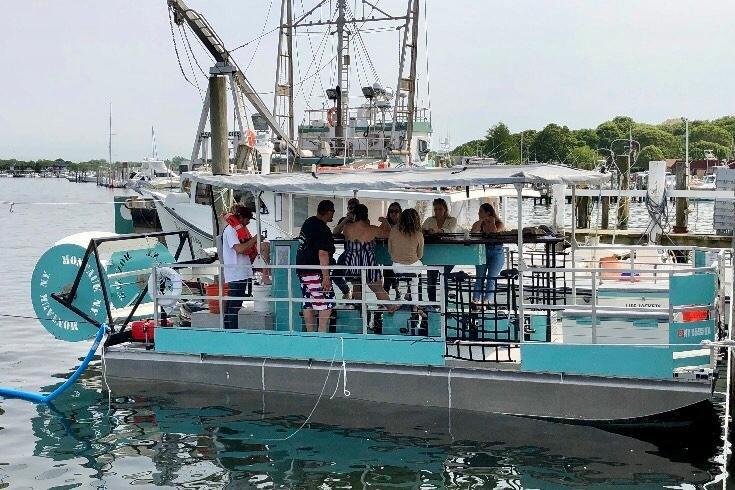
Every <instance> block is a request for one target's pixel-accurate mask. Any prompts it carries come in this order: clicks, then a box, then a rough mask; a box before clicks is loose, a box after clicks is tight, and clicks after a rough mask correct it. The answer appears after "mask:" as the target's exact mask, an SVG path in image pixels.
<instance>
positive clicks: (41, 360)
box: [0, 179, 721, 488]
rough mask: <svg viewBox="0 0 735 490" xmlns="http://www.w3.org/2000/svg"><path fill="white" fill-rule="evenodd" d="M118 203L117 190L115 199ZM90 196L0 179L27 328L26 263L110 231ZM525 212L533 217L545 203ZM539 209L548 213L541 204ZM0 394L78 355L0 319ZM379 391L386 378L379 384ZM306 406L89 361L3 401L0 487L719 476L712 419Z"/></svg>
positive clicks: (688, 480)
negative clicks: (654, 428)
mask: <svg viewBox="0 0 735 490" xmlns="http://www.w3.org/2000/svg"><path fill="white" fill-rule="evenodd" d="M117 192H120V191H117ZM112 196H113V192H112V191H109V190H106V189H101V188H97V187H96V186H94V185H93V184H73V183H69V182H66V181H62V180H55V179H54V180H51V179H0V201H15V202H17V203H19V204H16V205H15V206H14V212H13V213H9V212H8V206H3V207H2V208H0V230H2V233H0V250H1V251H2V252H0V253H2V255H1V256H2V272H3V275H2V278H1V279H0V290H1V291H2V293H3V300H2V301H1V302H0V315H17V316H21V317H23V316H27V317H32V316H33V315H34V312H33V309H32V307H31V304H30V301H29V298H28V294H29V289H30V288H29V279H30V275H31V272H32V270H33V266H34V264H35V261H36V260H37V258H38V257H39V256H40V255H41V254H42V253H43V251H45V250H46V249H47V248H48V247H50V246H52V245H53V243H54V242H55V241H56V240H58V239H60V238H62V237H64V236H66V235H69V234H72V233H76V232H79V231H88V230H99V231H112V228H113V222H112V204H85V205H58V204H45V205H24V204H22V203H23V202H28V201H34V202H37V201H45V202H77V203H81V202H85V203H100V202H110V201H111V200H112ZM528 208H529V211H528V212H529V213H530V215H529V219H531V218H532V217H533V218H534V219H539V220H540V217H541V216H542V214H543V212H544V211H543V209H542V208H544V207H542V206H541V207H539V206H536V207H532V206H528ZM544 209H545V208H544ZM0 332H2V340H3V347H2V351H1V352H0V386H10V387H14V388H20V389H26V390H32V391H39V390H41V391H50V390H51V389H53V388H54V387H55V386H58V385H59V384H60V383H61V382H62V380H63V379H64V378H66V377H68V376H69V375H70V373H71V372H72V371H73V369H74V368H75V367H76V366H77V365H78V364H79V361H80V359H81V356H83V355H84V354H85V352H86V350H87V348H88V347H89V343H88V342H85V343H76V344H72V343H65V342H61V341H57V340H54V339H53V338H51V337H50V335H48V334H47V333H46V331H45V330H43V329H42V328H41V327H40V326H39V324H38V323H37V321H36V320H34V319H31V318H11V317H8V316H0ZM386 387H387V389H389V387H390V380H389V379H386ZM315 402H316V400H315V399H314V398H313V397H294V396H283V395H275V394H266V395H263V394H262V393H243V392H231V391H224V390H217V391H212V392H208V391H206V390H203V389H196V390H193V389H191V388H190V387H186V386H181V385H162V384H156V385H154V386H144V385H139V384H138V385H124V384H123V385H120V384H115V385H113V397H112V400H111V403H110V404H109V405H108V398H107V391H106V389H105V383H104V379H103V376H102V363H101V360H100V359H97V360H96V361H95V362H94V363H93V364H92V366H91V369H90V370H89V371H88V372H87V373H86V374H85V375H84V376H83V378H82V379H81V380H80V382H78V383H77V384H76V385H75V387H74V388H73V389H72V390H70V391H69V392H67V393H66V394H64V395H63V396H61V397H60V398H59V399H58V400H57V401H56V403H55V405H54V406H48V407H46V406H35V405H32V404H30V403H27V402H23V401H19V400H0V488H6V487H7V488H77V487H80V488H121V487H127V486H131V485H135V486H141V487H147V486H168V487H195V488H222V487H228V488H316V487H319V488H493V487H495V488H566V487H582V486H585V487H587V486H590V487H597V488H607V487H610V486H612V485H615V486H620V487H624V488H625V487H631V488H633V487H636V488H661V487H664V486H666V487H667V488H692V486H694V487H698V486H701V485H703V484H704V483H705V482H707V481H709V480H711V478H712V477H713V475H716V474H717V473H719V468H718V465H717V464H716V463H715V462H714V458H715V457H716V456H717V455H718V454H719V453H720V452H721V446H720V444H721V443H720V435H719V432H718V431H717V426H718V424H719V423H720V420H718V419H717V417H718V416H719V415H718V412H715V413H714V417H715V420H714V421H713V422H714V423H713V425H712V426H708V427H707V428H704V429H703V428H701V427H697V428H695V429H692V430H690V431H684V432H681V431H679V432H671V433H669V432H666V431H664V432H663V433H661V432H658V433H648V432H641V431H621V430H617V431H612V430H602V429H600V428H593V427H585V426H574V425H567V424H559V423H550V422H546V421H540V420H531V419H522V418H516V417H509V416H490V415H486V416H480V415H477V414H463V413H457V412H452V413H451V414H449V413H447V411H445V410H418V409H416V408H408V407H385V406H379V405H375V404H368V403H356V402H352V403H348V404H345V403H341V404H335V403H332V402H329V400H327V399H326V398H325V399H324V400H322V401H320V402H319V404H318V406H317V409H316V411H315V412H314V415H313V416H312V418H311V419H310V423H309V424H307V425H306V426H304V427H303V428H302V429H301V430H300V431H298V429H299V427H300V426H301V425H302V423H303V422H304V420H305V418H306V416H307V415H308V414H309V413H310V412H311V410H312V408H313V407H314V404H315Z"/></svg>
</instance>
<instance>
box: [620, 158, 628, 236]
mask: <svg viewBox="0 0 735 490" xmlns="http://www.w3.org/2000/svg"><path fill="white" fill-rule="evenodd" d="M618 166H619V167H620V189H622V190H624V191H627V190H628V188H629V187H630V157H625V158H620V159H619V160H618ZM619 199H620V200H619V202H618V225H617V228H618V229H619V230H627V229H628V216H629V214H630V198H629V197H624V196H620V198H619Z"/></svg>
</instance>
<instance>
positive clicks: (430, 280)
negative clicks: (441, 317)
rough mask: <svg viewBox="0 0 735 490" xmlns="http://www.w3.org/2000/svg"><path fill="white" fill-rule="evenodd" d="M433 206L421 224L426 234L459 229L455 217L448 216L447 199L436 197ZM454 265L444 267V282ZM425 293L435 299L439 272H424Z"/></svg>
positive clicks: (451, 231) (452, 231) (431, 299)
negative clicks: (430, 214)
mask: <svg viewBox="0 0 735 490" xmlns="http://www.w3.org/2000/svg"><path fill="white" fill-rule="evenodd" d="M431 204H432V206H433V208H434V215H433V216H430V217H428V218H426V221H424V224H423V225H422V226H421V228H423V230H424V233H426V234H427V235H435V234H437V233H456V232H458V231H460V230H459V229H458V228H457V218H455V217H453V216H449V206H447V201H445V200H444V199H442V198H441V197H438V198H436V199H434V201H433V202H432V203H431ZM453 268H454V266H451V265H447V266H445V267H444V281H445V282H444V283H445V284H446V280H447V278H446V276H447V275H448V274H449V273H450V272H452V269H453ZM426 278H427V284H426V295H427V296H428V297H429V301H436V285H437V283H438V282H439V273H438V272H437V271H428V272H427V273H426Z"/></svg>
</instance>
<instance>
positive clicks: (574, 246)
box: [571, 185, 577, 305]
mask: <svg viewBox="0 0 735 490" xmlns="http://www.w3.org/2000/svg"><path fill="white" fill-rule="evenodd" d="M571 242H572V247H571V254H572V304H574V305H576V304H577V273H576V271H574V269H575V268H576V267H577V260H576V250H577V186H576V185H572V240H571Z"/></svg>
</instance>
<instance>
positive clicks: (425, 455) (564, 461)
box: [113, 383, 717, 488]
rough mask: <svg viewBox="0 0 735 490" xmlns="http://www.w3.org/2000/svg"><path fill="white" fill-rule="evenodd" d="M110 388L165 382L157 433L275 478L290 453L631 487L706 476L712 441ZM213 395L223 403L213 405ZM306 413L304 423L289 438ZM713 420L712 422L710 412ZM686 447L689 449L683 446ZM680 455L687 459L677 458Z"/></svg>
mask: <svg viewBox="0 0 735 490" xmlns="http://www.w3.org/2000/svg"><path fill="white" fill-rule="evenodd" d="M113 386H114V389H115V390H116V391H117V392H119V393H126V394H135V395H140V396H141V397H145V396H146V395H152V396H157V395H158V393H160V392H161V391H162V390H164V391H166V392H168V393H171V394H172V395H171V396H173V398H174V400H173V402H174V403H169V404H167V406H169V407H171V406H173V407H176V408H166V409H164V408H159V409H157V410H156V411H155V414H156V421H157V425H158V428H159V429H160V431H161V432H162V433H176V434H192V435H197V436H198V437H200V438H204V439H199V441H200V442H203V441H204V440H207V441H210V440H211V444H212V447H213V449H214V450H215V451H214V452H213V454H212V457H213V458H214V459H215V460H216V461H217V464H218V465H219V466H222V467H224V468H226V469H228V470H230V471H247V472H254V471H255V472H259V473H263V474H266V475H269V476H270V478H272V479H273V480H274V483H279V481H278V480H279V479H280V478H284V477H285V476H286V475H289V474H290V471H289V468H290V465H292V464H293V461H303V462H306V461H308V462H310V463H311V465H310V466H311V468H312V469H311V470H310V473H311V477H312V478H319V481H323V480H322V479H326V478H329V476H330V474H331V475H334V474H341V475H345V474H350V473H352V472H355V471H357V472H358V473H360V472H361V471H363V469H362V468H370V470H369V471H366V472H365V473H364V474H363V476H365V477H367V479H370V478H375V479H376V481H375V482H373V483H375V484H376V486H378V487H380V484H379V483H378V482H379V481H380V480H379V478H380V477H381V476H386V473H383V474H382V475H381V473H382V472H386V471H388V469H389V468H393V469H397V468H403V469H404V471H405V470H412V471H418V470H417V468H421V471H422V472H423V473H424V475H433V478H437V479H440V478H442V476H443V477H445V478H447V479H448V480H449V482H453V483H454V484H457V485H459V486H460V487H464V486H466V485H462V482H465V483H466V482H467V480H466V478H468V477H470V476H472V477H473V478H477V481H476V483H477V484H476V486H478V487H479V486H480V485H481V484H482V486H484V485H486V484H491V483H492V482H497V481H498V479H503V480H506V481H507V480H513V481H515V482H516V483H519V484H521V487H522V488H548V487H550V486H555V485H569V484H572V483H573V484H576V485H595V484H598V485H599V484H605V483H608V482H610V481H612V480H614V481H615V482H616V483H618V484H626V483H629V484H632V483H635V482H638V483H640V481H639V480H637V478H638V477H639V476H640V475H641V474H644V473H649V474H655V475H657V476H656V477H653V478H654V479H655V481H656V482H658V483H661V484H664V483H666V482H667V481H670V482H673V481H686V482H692V483H698V484H701V483H704V482H706V481H708V480H709V475H708V473H707V472H706V471H702V469H701V466H707V465H708V459H709V458H711V457H712V455H713V454H714V452H715V450H716V442H715V441H716V440H717V433H713V432H712V430H711V429H712V428H709V429H708V428H705V427H702V426H698V427H696V428H692V430H690V431H689V432H688V433H686V434H685V435H684V437H682V434H681V433H677V434H669V433H666V434H661V435H656V436H653V435H650V436H648V437H647V438H643V439H641V438H640V437H628V436H625V435H618V434H614V433H611V432H608V431H605V430H601V429H599V428H594V427H588V426H580V425H568V424H560V423H553V422H548V421H543V420H535V419H520V418H517V417H512V416H505V415H487V414H484V415H483V414H477V413H472V412H467V411H461V410H452V411H451V412H450V411H448V410H442V409H431V408H427V409H424V410H421V411H417V410H415V408H412V407H408V406H401V405H394V406H386V405H382V404H376V403H366V402H361V401H350V402H349V403H344V402H342V403H339V402H336V401H335V400H329V396H323V397H322V398H321V400H319V402H318V405H317V409H316V410H313V408H314V403H315V402H316V401H317V400H316V397H303V396H294V395H287V394H283V393H267V394H264V393H261V392H254V391H232V390H217V391H214V390H211V389H204V388H202V389H201V390H196V389H195V390H191V389H187V390H186V391H180V390H178V386H177V385H173V384H172V385H167V384H163V385H156V387H155V389H151V391H148V392H147V393H146V390H145V389H142V388H141V385H140V384H136V385H133V384H128V383H116V384H114V385H113ZM328 394H329V393H328ZM328 394H327V395H328ZM213 399H216V400H221V404H222V405H226V408H225V407H212V400H213ZM703 410H705V411H706V410H707V408H706V407H703ZM312 412H313V413H312ZM709 412H710V415H711V414H712V413H711V410H710V411H709ZM307 416H309V417H310V418H309V425H307V426H306V427H305V428H304V429H302V431H301V432H300V433H299V434H297V435H296V436H295V437H290V436H292V435H294V432H295V431H296V430H297V429H298V428H299V426H300V425H301V423H302V421H303V420H304V419H305V418H306V417H307ZM714 422H715V426H714V428H715V429H716V428H717V425H716V422H717V421H716V417H715V420H714ZM459 441H461V442H459ZM685 446H686V447H688V448H689V449H690V451H682V449H683V448H684V447H685ZM693 448H696V449H697V450H696V451H692V450H691V449H693ZM682 454H688V455H690V459H689V460H685V461H682V459H681V456H682ZM483 461H484V462H483ZM501 461H502V463H501ZM356 468H358V470H356ZM316 475H321V477H318V476H316ZM636 475H638V476H636ZM429 478H432V477H430V476H429ZM656 478H658V479H656ZM313 482H314V481H313V480H312V483H313ZM280 483H285V482H280ZM383 483H385V481H383ZM439 483H441V480H439ZM444 483H446V480H445V481H444ZM649 483H651V484H653V483H654V481H649ZM315 486H316V485H315ZM440 486H443V485H440Z"/></svg>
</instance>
